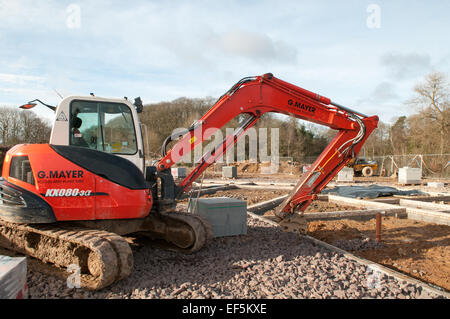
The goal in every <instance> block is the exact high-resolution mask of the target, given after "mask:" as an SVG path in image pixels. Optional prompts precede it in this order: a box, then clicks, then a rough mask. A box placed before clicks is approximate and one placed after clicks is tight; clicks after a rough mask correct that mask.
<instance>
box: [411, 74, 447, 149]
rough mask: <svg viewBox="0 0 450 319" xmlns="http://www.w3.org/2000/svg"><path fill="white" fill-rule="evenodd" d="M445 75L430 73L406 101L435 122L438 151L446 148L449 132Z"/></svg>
mask: <svg viewBox="0 0 450 319" xmlns="http://www.w3.org/2000/svg"><path fill="white" fill-rule="evenodd" d="M449 88H450V86H449V83H448V80H447V78H446V76H445V75H444V74H443V73H440V72H433V73H430V74H429V75H427V76H426V77H425V81H424V82H423V83H420V84H418V85H416V87H415V88H414V92H415V93H416V96H415V97H413V98H412V99H411V100H409V101H408V103H409V104H412V105H414V106H416V107H418V108H419V109H420V114H421V115H422V116H424V117H425V118H428V119H429V120H430V121H431V122H434V123H436V124H437V127H438V130H439V132H437V133H438V136H439V152H440V153H441V154H443V153H444V152H446V150H448V147H449V145H448V144H449V142H448V141H449V140H448V135H449V133H450V93H449Z"/></svg>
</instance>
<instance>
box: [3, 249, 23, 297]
mask: <svg viewBox="0 0 450 319" xmlns="http://www.w3.org/2000/svg"><path fill="white" fill-rule="evenodd" d="M23 298H28V287H27V259H26V257H8V256H0V299H23Z"/></svg>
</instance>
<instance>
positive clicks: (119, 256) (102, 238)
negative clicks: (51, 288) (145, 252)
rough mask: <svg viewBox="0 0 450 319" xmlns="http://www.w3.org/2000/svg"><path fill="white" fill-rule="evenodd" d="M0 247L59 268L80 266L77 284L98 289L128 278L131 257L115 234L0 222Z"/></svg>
mask: <svg viewBox="0 0 450 319" xmlns="http://www.w3.org/2000/svg"><path fill="white" fill-rule="evenodd" d="M0 246H2V247H4V248H6V249H9V250H13V251H16V252H19V253H22V254H26V255H29V256H32V257H34V258H36V259H39V260H41V261H43V262H45V263H50V264H53V265H55V266H57V267H60V268H67V267H69V266H70V265H71V264H75V265H77V266H79V267H80V272H81V274H80V285H81V287H83V288H87V289H90V290H99V289H102V288H104V287H106V286H108V285H111V284H112V283H114V282H116V281H118V280H120V279H123V278H125V277H127V276H128V275H129V274H130V273H131V269H132V267H133V254H132V251H131V248H130V246H129V245H128V243H127V242H126V241H125V239H124V238H122V237H121V236H118V235H116V234H114V233H110V232H106V231H102V230H92V229H86V228H82V227H76V226H73V225H65V224H58V225H53V224H45V225H24V224H15V223H10V222H6V221H3V220H0Z"/></svg>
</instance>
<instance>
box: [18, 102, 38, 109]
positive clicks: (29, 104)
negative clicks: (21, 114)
mask: <svg viewBox="0 0 450 319" xmlns="http://www.w3.org/2000/svg"><path fill="white" fill-rule="evenodd" d="M36 105H37V104H36V103H27V104H24V105H21V106H19V108H21V109H24V110H29V109H32V108H33V107H35V106H36Z"/></svg>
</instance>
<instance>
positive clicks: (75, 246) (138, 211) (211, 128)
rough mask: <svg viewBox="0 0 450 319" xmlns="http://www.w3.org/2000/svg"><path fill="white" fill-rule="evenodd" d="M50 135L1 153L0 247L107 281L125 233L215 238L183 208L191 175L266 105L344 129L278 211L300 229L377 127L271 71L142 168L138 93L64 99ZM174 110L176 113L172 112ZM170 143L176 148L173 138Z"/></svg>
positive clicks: (178, 244)
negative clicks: (209, 143)
mask: <svg viewBox="0 0 450 319" xmlns="http://www.w3.org/2000/svg"><path fill="white" fill-rule="evenodd" d="M36 101H38V102H40V103H42V104H44V105H46V106H48V107H49V108H51V109H52V110H53V111H54V112H55V120H54V123H53V127H52V132H51V136H50V142H49V143H48V144H20V145H16V146H14V147H12V148H11V149H10V150H9V151H8V152H7V153H6V156H5V159H4V165H3V170H2V177H1V178H0V246H1V247H3V248H6V249H9V250H13V251H16V252H19V253H22V254H26V255H29V256H31V257H34V258H36V259H39V260H41V261H42V262H44V263H48V264H52V265H54V266H56V267H58V268H62V269H65V268H67V267H69V265H71V264H76V265H78V266H79V267H80V272H81V280H80V281H81V286H82V287H84V288H87V289H91V290H98V289H102V288H104V287H106V286H109V285H111V284H113V283H114V282H117V281H119V280H121V279H123V278H125V277H127V276H128V275H129V274H130V273H131V271H132V267H133V254H132V250H131V248H130V245H129V244H128V242H127V241H126V239H125V238H124V235H128V234H133V233H140V234H145V235H146V236H149V237H151V238H153V239H155V240H160V241H161V240H162V241H164V242H166V243H167V245H168V248H169V249H175V250H177V251H180V252H185V253H191V252H195V251H198V250H199V249H201V248H202V247H204V246H205V245H207V244H208V243H209V242H210V241H211V239H212V227H211V225H210V224H209V222H208V221H207V220H206V219H204V218H202V217H201V216H199V215H198V214H190V213H188V212H184V211H183V210H182V209H180V208H179V207H180V205H177V202H178V201H179V199H180V198H181V197H182V196H183V195H184V194H186V193H187V192H189V191H190V190H192V187H193V183H194V181H195V180H196V179H197V178H199V176H201V175H202V173H203V172H204V171H205V170H206V169H207V168H208V166H210V165H211V164H212V163H214V162H215V161H216V160H217V159H218V158H220V157H221V156H222V155H223V154H224V153H225V152H226V150H227V149H229V148H230V147H231V146H232V145H234V143H236V141H237V139H238V138H239V137H241V136H242V135H243V134H244V133H245V132H246V131H247V130H248V129H249V128H250V127H252V126H253V125H254V124H255V123H256V122H257V121H258V120H259V119H260V118H261V117H262V116H263V115H264V114H265V113H269V112H274V113H280V114H285V115H288V116H293V117H295V118H298V119H302V120H306V121H311V122H314V123H317V124H320V125H325V126H327V127H329V128H331V129H334V130H337V134H336V136H335V137H334V138H333V139H332V141H331V142H330V144H329V145H328V146H327V147H326V148H325V149H324V151H323V152H322V154H321V155H320V156H319V157H318V158H317V160H316V161H315V162H314V164H312V165H311V168H310V170H309V171H308V172H306V173H305V174H303V176H302V177H301V179H300V180H299V182H298V184H297V185H296V186H295V187H294V188H293V190H292V192H291V193H290V194H289V196H288V197H287V198H286V199H285V200H284V201H283V202H282V203H281V204H280V205H279V206H278V207H277V208H276V210H275V215H276V216H277V218H278V221H279V225H280V227H281V228H282V229H283V230H285V231H294V232H297V233H299V234H300V235H301V234H304V233H305V231H306V229H307V224H306V218H305V217H304V215H303V212H304V211H305V210H306V208H307V207H308V205H310V204H311V202H312V201H313V200H315V199H316V198H317V194H319V193H320V192H321V190H322V189H323V188H325V186H326V185H327V184H328V182H329V181H330V180H331V179H332V178H333V177H334V176H336V174H337V173H338V172H339V170H340V169H341V168H342V167H344V166H345V165H346V164H347V163H348V162H349V161H350V160H351V159H352V158H355V157H356V156H357V155H358V152H359V151H360V149H361V147H362V145H363V144H364V142H365V140H366V139H367V138H368V136H369V135H370V134H371V133H372V131H373V130H374V129H375V128H376V127H377V124H378V117H377V116H370V117H369V116H366V115H364V114H362V113H360V112H357V111H354V110H352V109H350V108H348V107H345V106H342V105H340V104H337V103H335V102H333V101H331V100H330V99H329V98H327V97H324V96H321V95H319V94H316V93H313V92H311V91H308V90H305V89H303V88H300V87H298V86H295V85H293V84H290V83H288V82H285V81H283V80H281V79H278V78H276V77H275V76H273V74H271V73H267V74H264V75H261V76H251V77H245V78H243V79H241V80H240V81H238V82H237V83H236V84H234V85H233V86H232V87H231V89H229V90H228V91H227V92H226V93H225V94H223V95H222V96H221V97H220V98H219V99H218V100H217V101H216V103H215V104H214V105H213V106H212V107H211V108H210V109H209V110H208V111H207V112H206V113H205V114H204V115H203V116H202V117H201V118H200V119H199V120H197V121H195V122H194V123H193V124H192V125H191V126H190V127H189V128H188V129H186V130H185V131H184V132H181V137H180V135H178V139H177V138H175V137H174V136H169V137H168V138H167V139H166V140H165V141H164V143H163V145H162V158H161V159H160V160H159V161H156V162H154V164H155V165H151V166H146V165H145V163H146V161H145V156H144V153H145V152H144V137H143V129H142V127H141V125H140V123H139V118H138V113H140V112H142V109H143V105H142V101H141V100H140V98H136V99H135V101H134V103H131V102H130V101H129V100H128V99H127V98H123V99H109V98H102V97H97V96H94V94H92V93H91V95H90V96H68V97H65V98H64V99H62V100H61V101H60V103H59V104H58V105H57V106H52V105H48V104H45V103H43V102H41V101H40V100H34V101H31V102H29V103H27V104H25V105H23V106H22V108H25V109H28V108H31V107H33V106H35V105H36V103H33V102H36ZM174 116H176V114H174ZM237 116H242V117H244V119H243V120H242V121H241V122H240V126H239V127H238V128H236V129H235V130H234V132H233V133H232V134H229V135H228V136H226V137H225V138H224V139H223V141H221V142H220V143H219V145H218V146H216V147H215V148H214V149H213V150H212V151H211V150H209V151H208V152H205V153H204V155H203V156H202V157H201V159H200V160H199V161H197V162H196V166H195V167H194V169H193V170H192V172H191V173H190V174H189V175H188V176H187V177H186V178H184V179H182V180H181V181H177V182H175V179H174V177H173V176H172V174H171V167H172V166H173V165H175V164H176V163H177V162H179V161H180V159H181V158H183V156H185V155H186V154H188V153H189V152H191V151H192V150H193V149H194V148H195V147H197V146H198V145H200V144H201V143H202V141H204V140H206V139H208V138H209V137H210V136H211V135H212V134H214V132H215V131H216V130H218V129H220V128H221V127H223V126H224V125H225V124H226V123H228V122H229V121H231V120H232V119H233V118H235V117H237ZM171 142H172V145H173V146H172V147H171V148H170V149H168V145H169V143H171Z"/></svg>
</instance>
